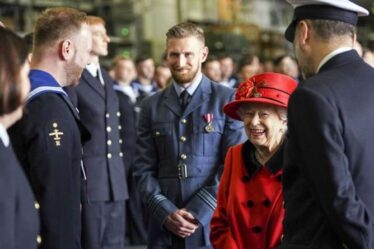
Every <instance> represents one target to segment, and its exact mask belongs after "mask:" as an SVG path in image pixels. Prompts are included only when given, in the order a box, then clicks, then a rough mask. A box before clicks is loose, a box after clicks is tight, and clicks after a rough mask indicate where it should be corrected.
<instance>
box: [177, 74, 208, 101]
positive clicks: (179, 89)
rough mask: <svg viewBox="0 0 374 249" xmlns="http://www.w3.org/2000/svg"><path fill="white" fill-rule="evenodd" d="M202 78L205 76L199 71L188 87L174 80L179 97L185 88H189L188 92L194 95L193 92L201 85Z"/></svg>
mask: <svg viewBox="0 0 374 249" xmlns="http://www.w3.org/2000/svg"><path fill="white" fill-rule="evenodd" d="M202 78H203V74H202V73H199V74H198V75H197V77H196V78H195V79H194V80H193V81H192V82H191V83H190V84H189V85H188V87H183V86H181V85H179V84H178V83H176V82H175V81H174V80H173V86H174V89H175V91H176V92H177V95H178V97H179V96H180V95H181V93H182V92H183V91H184V90H187V92H188V94H189V95H190V96H192V95H193V93H194V92H195V91H196V89H197V87H198V86H199V85H200V82H201V79H202Z"/></svg>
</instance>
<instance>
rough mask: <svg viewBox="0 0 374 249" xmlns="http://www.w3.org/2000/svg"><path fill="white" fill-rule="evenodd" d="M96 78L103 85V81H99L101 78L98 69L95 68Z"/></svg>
mask: <svg viewBox="0 0 374 249" xmlns="http://www.w3.org/2000/svg"><path fill="white" fill-rule="evenodd" d="M96 79H97V80H98V81H99V82H100V83H101V85H103V82H101V78H100V69H97V71H96Z"/></svg>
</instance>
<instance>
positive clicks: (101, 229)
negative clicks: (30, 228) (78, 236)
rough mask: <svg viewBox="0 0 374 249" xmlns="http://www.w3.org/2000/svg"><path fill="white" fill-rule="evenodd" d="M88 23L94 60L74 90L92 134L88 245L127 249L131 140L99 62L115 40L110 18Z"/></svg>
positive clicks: (87, 161)
mask: <svg viewBox="0 0 374 249" xmlns="http://www.w3.org/2000/svg"><path fill="white" fill-rule="evenodd" d="M87 22H88V24H89V28H90V30H91V32H92V51H91V55H90V61H89V64H88V65H87V66H86V68H85V70H84V71H83V74H82V77H81V79H80V83H79V85H78V86H77V87H76V88H69V89H68V93H69V96H70V97H71V98H72V101H73V103H74V104H75V105H76V106H77V108H78V110H79V115H80V118H81V120H82V122H83V124H84V125H85V127H87V129H88V130H89V132H90V134H91V139H90V141H88V142H87V143H86V144H85V145H84V147H83V163H84V166H85V168H86V172H87V184H86V191H85V194H86V198H85V201H84V202H83V204H82V216H83V217H82V247H83V248H84V249H106V248H111V249H123V244H124V236H125V230H124V229H125V225H124V224H125V217H124V215H125V204H124V202H125V200H126V199H127V197H128V193H127V183H126V176H125V168H124V165H123V161H122V157H123V156H124V154H123V153H122V152H121V143H123V139H126V138H120V137H119V132H120V130H121V129H122V127H121V126H120V124H119V117H120V113H119V106H118V98H117V95H116V93H115V91H114V89H113V80H112V79H111V78H110V76H109V75H108V73H107V72H106V71H105V70H103V69H102V68H101V67H100V64H99V56H105V55H107V54H108V43H109V41H110V39H109V37H108V35H107V33H106V29H105V22H104V20H103V19H102V18H100V17H96V16H88V17H87ZM125 153H126V152H125Z"/></svg>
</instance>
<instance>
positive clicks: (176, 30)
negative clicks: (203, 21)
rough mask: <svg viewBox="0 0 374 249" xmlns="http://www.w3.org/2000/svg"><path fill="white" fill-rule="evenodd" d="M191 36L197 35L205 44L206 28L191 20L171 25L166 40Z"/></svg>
mask: <svg viewBox="0 0 374 249" xmlns="http://www.w3.org/2000/svg"><path fill="white" fill-rule="evenodd" d="M190 36H194V37H196V38H197V39H198V40H200V41H201V42H202V43H203V44H205V36H204V30H203V29H202V28H200V27H199V26H197V25H196V24H194V23H191V22H183V23H179V24H177V25H175V26H173V27H171V28H170V29H169V30H168V32H167V33H166V40H169V39H172V38H178V39H181V38H187V37H190Z"/></svg>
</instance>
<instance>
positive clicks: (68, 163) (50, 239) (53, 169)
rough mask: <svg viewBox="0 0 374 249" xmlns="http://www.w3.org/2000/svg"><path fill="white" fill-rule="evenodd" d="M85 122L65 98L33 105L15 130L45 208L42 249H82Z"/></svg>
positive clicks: (47, 97)
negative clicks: (81, 124) (81, 129)
mask: <svg viewBox="0 0 374 249" xmlns="http://www.w3.org/2000/svg"><path fill="white" fill-rule="evenodd" d="M78 122H79V117H78V114H77V113H76V110H75V109H74V108H73V106H72V104H71V103H70V102H69V100H68V99H67V96H66V97H63V95H60V94H56V93H53V92H48V93H44V94H41V95H39V96H37V97H35V98H33V99H32V100H31V101H30V102H28V103H27V105H26V108H25V113H24V116H23V117H22V119H21V120H20V121H19V122H17V123H16V124H15V125H14V126H13V127H12V128H11V129H10V136H11V140H12V142H13V145H14V149H15V152H16V154H17V156H18V159H19V160H20V162H21V164H22V166H23V167H24V169H25V172H26V173H27V175H28V176H29V179H30V182H31V185H32V188H33V190H34V193H35V197H36V199H37V201H38V202H39V204H40V217H41V236H42V245H41V248H43V249H44V248H45V249H47V248H48V249H49V248H53V249H66V248H69V249H80V227H81V225H80V224H81V218H80V203H81V194H80V191H81V158H82V144H81V134H80V128H79V123H78Z"/></svg>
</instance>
